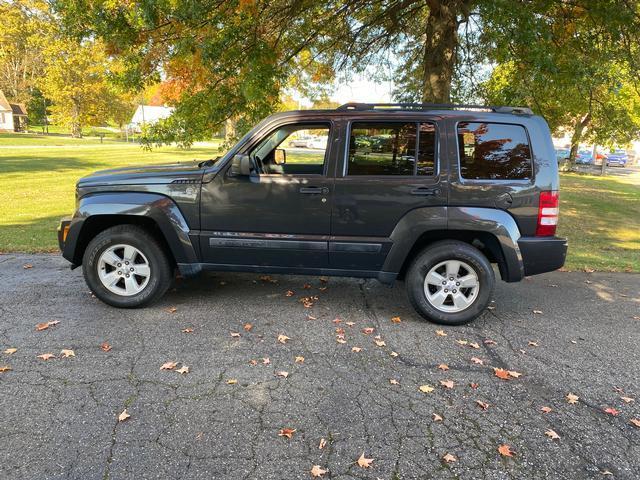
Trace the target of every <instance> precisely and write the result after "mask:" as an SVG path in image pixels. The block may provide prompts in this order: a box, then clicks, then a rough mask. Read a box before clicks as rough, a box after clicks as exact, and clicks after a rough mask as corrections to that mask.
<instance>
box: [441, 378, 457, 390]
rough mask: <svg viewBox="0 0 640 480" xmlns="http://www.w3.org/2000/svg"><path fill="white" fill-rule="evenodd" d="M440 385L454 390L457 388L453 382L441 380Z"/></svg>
mask: <svg viewBox="0 0 640 480" xmlns="http://www.w3.org/2000/svg"><path fill="white" fill-rule="evenodd" d="M440 385H442V386H443V387H444V388H449V389H451V388H453V387H455V386H456V384H455V383H453V381H452V380H440Z"/></svg>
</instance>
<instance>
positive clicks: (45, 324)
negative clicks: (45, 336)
mask: <svg viewBox="0 0 640 480" xmlns="http://www.w3.org/2000/svg"><path fill="white" fill-rule="evenodd" d="M59 323H60V320H51V321H49V322H42V323H39V324H37V325H36V331H38V332H41V331H42V330H46V329H47V328H49V327H53V326H55V325H57V324H59Z"/></svg>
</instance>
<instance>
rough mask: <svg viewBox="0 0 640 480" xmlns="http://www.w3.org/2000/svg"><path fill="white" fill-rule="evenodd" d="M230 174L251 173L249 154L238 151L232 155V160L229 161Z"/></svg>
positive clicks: (244, 174) (246, 174)
mask: <svg viewBox="0 0 640 480" xmlns="http://www.w3.org/2000/svg"><path fill="white" fill-rule="evenodd" d="M231 175H236V176H237V175H241V176H248V175H251V159H250V158H249V155H244V154H242V153H239V154H237V155H235V156H234V157H233V161H232V162H231Z"/></svg>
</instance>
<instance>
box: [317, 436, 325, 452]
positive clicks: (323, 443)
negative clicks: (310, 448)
mask: <svg viewBox="0 0 640 480" xmlns="http://www.w3.org/2000/svg"><path fill="white" fill-rule="evenodd" d="M326 446H327V441H326V440H325V439H324V438H321V439H320V444H319V445H318V450H322V449H323V448H324V447H326Z"/></svg>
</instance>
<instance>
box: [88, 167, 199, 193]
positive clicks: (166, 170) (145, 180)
mask: <svg viewBox="0 0 640 480" xmlns="http://www.w3.org/2000/svg"><path fill="white" fill-rule="evenodd" d="M203 173H204V169H202V168H201V167H200V166H199V165H198V162H197V161H191V162H182V163H171V164H160V165H140V166H134V167H124V168H113V169H110V170H100V171H97V172H94V173H92V174H91V175H87V176H86V177H82V178H81V179H80V180H79V181H78V186H79V187H87V186H97V185H158V184H168V183H172V182H174V181H176V180H181V181H182V182H180V183H196V182H200V181H201V179H202V174H203Z"/></svg>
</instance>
